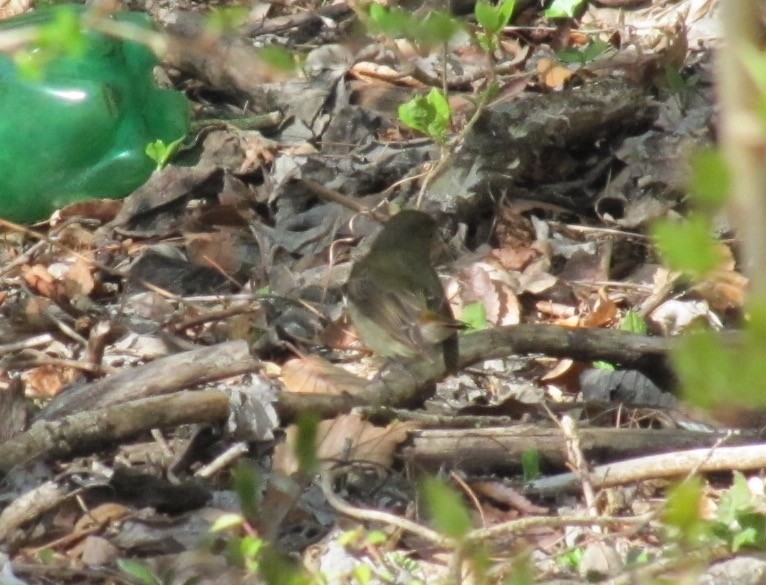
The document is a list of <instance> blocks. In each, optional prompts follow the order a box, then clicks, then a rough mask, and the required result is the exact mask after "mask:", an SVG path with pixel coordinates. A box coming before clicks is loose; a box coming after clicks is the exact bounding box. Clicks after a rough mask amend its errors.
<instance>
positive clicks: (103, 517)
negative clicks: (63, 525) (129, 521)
mask: <svg viewBox="0 0 766 585" xmlns="http://www.w3.org/2000/svg"><path fill="white" fill-rule="evenodd" d="M129 512H130V509H129V508H127V507H126V506H123V505H122V504H116V503H113V502H108V503H106V504H101V505H100V506H97V507H96V508H93V509H91V510H88V513H87V514H83V515H82V516H80V519H79V520H77V522H76V523H75V525H74V531H75V532H84V531H85V530H89V529H91V528H95V527H98V526H105V525H106V524H108V523H110V522H114V521H117V520H122V519H123V518H124V517H125V516H127V515H128V513H129Z"/></svg>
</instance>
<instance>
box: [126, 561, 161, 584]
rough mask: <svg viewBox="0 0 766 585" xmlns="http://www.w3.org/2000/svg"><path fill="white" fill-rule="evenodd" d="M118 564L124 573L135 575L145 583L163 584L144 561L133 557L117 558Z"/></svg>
mask: <svg viewBox="0 0 766 585" xmlns="http://www.w3.org/2000/svg"><path fill="white" fill-rule="evenodd" d="M117 566H118V567H119V568H120V570H121V571H122V572H123V573H126V574H128V575H130V576H131V577H135V578H136V579H138V580H139V581H140V582H141V583H143V584H144V585H162V581H161V580H160V579H159V578H158V577H157V576H156V575H155V574H154V573H153V572H152V570H151V569H150V568H149V567H148V566H146V565H145V564H144V563H141V562H139V561H134V560H132V559H117Z"/></svg>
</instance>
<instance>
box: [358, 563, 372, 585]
mask: <svg viewBox="0 0 766 585" xmlns="http://www.w3.org/2000/svg"><path fill="white" fill-rule="evenodd" d="M354 579H355V580H356V582H357V583H358V584H359V585H369V584H370V583H371V582H372V568H371V567H370V566H369V565H365V564H363V563H360V564H358V565H356V566H355V567H354Z"/></svg>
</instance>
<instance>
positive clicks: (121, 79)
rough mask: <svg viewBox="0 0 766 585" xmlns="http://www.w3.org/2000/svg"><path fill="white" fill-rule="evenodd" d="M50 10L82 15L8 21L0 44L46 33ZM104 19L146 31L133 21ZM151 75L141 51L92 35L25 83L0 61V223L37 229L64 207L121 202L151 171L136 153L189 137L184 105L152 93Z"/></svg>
mask: <svg viewBox="0 0 766 585" xmlns="http://www.w3.org/2000/svg"><path fill="white" fill-rule="evenodd" d="M57 10H69V11H73V13H74V14H76V15H78V16H80V15H82V14H83V11H84V8H83V7H80V6H65V7H56V8H51V9H46V10H40V11H38V12H34V13H31V14H28V15H23V16H20V17H17V18H12V19H9V20H7V21H3V22H1V23H0V34H1V33H2V32H4V31H7V30H9V29H12V28H15V27H27V26H31V25H46V24H50V23H51V22H53V21H54V19H55V18H56V11H57ZM111 18H115V19H118V20H120V21H127V22H130V23H133V24H138V25H141V26H143V27H147V28H149V27H151V26H152V24H151V21H150V20H149V18H148V17H147V16H145V15H144V14H141V13H134V12H124V13H118V14H115V15H113V16H112V17H111ZM39 50H42V49H39V48H38V49H33V51H39ZM155 65H157V59H156V58H155V56H154V54H153V53H152V52H151V51H150V50H149V49H147V48H146V47H144V46H143V45H140V44H138V43H135V42H130V41H123V40H118V39H114V38H111V37H107V36H105V35H103V34H100V33H96V32H94V31H86V32H85V34H84V49H83V50H82V51H81V52H78V53H76V54H75V53H72V54H68V53H66V52H63V53H62V52H57V53H56V54H55V56H53V57H52V58H51V59H50V60H49V61H47V62H46V63H44V65H43V66H42V68H41V69H40V71H39V73H40V75H39V76H35V77H30V76H29V75H23V74H22V73H21V72H20V71H19V69H18V67H17V66H16V64H15V62H14V60H13V56H12V55H8V54H4V53H0V217H3V218H6V219H10V220H13V221H18V222H25V223H26V222H34V221H39V220H43V219H46V218H48V217H49V216H50V214H51V212H53V211H54V210H55V209H57V208H59V207H63V206H64V205H67V204H69V203H73V202H75V201H80V200H83V199H91V198H102V197H108V198H120V197H125V196H127V195H129V194H130V193H131V192H132V191H134V190H135V189H136V188H138V187H140V186H141V185H142V184H143V183H144V182H145V181H146V179H147V178H148V177H149V175H150V174H151V173H152V170H153V169H154V168H155V167H156V163H155V162H154V161H153V160H151V159H150V158H149V157H148V156H147V155H146V152H145V150H146V145H147V144H148V143H150V142H154V141H156V140H162V141H163V142H165V143H170V142H173V141H175V140H177V139H179V138H181V137H182V136H184V135H185V134H186V133H187V132H188V131H189V104H188V102H187V100H186V98H185V97H184V96H183V94H181V93H179V92H177V91H174V90H168V89H160V88H159V87H158V86H157V84H156V83H155V81H154V77H153V73H152V71H153V68H154V66H155Z"/></svg>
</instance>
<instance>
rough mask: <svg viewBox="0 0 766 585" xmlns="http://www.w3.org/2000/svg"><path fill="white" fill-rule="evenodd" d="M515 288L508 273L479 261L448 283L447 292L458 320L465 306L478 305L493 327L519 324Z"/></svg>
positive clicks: (519, 306)
mask: <svg viewBox="0 0 766 585" xmlns="http://www.w3.org/2000/svg"><path fill="white" fill-rule="evenodd" d="M515 285H516V283H515V282H514V280H513V278H512V276H511V275H510V273H509V272H508V271H506V270H502V269H500V268H498V267H497V266H494V265H493V264H492V263H490V262H487V261H480V262H474V263H473V264H471V265H469V266H466V267H465V268H462V269H461V270H460V271H459V273H458V278H457V279H449V280H448V284H447V287H446V291H447V298H448V299H449V300H450V303H451V304H452V306H453V309H454V311H455V314H456V315H458V316H460V315H461V314H462V311H463V307H464V306H466V305H468V304H470V303H475V302H481V303H482V304H483V305H484V309H485V310H486V313H487V321H488V322H489V323H491V324H492V325H497V326H501V325H516V324H518V323H519V322H520V321H521V305H520V303H519V300H518V297H517V296H516V286H515Z"/></svg>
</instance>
